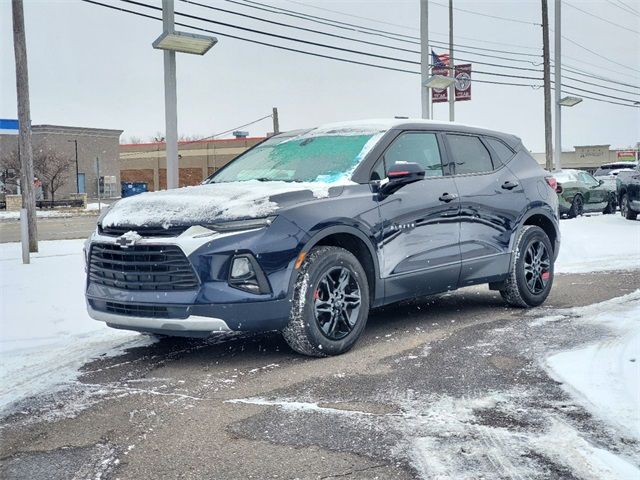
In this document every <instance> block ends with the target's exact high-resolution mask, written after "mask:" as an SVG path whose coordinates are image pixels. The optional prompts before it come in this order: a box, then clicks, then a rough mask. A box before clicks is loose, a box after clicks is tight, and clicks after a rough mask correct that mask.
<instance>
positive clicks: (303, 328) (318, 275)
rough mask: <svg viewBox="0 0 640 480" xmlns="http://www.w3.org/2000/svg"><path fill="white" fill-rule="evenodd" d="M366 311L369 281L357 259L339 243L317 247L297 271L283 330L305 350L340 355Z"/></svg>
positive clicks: (357, 331)
mask: <svg viewBox="0 0 640 480" xmlns="http://www.w3.org/2000/svg"><path fill="white" fill-rule="evenodd" d="M368 316H369V284H368V282H367V275H366V273H365V271H364V269H363V268H362V265H360V262H359V261H358V259H357V258H356V257H355V256H354V255H353V254H352V253H351V252H349V251H347V250H345V249H343V248H339V247H316V248H313V249H312V250H311V251H310V252H309V254H308V255H307V257H306V258H305V260H304V262H302V266H301V267H300V269H299V271H298V277H297V279H296V282H295V285H294V292H293V299H292V304H291V313H290V314H289V323H288V325H287V326H286V327H285V328H284V330H283V331H282V336H283V337H284V339H285V341H286V342H287V343H288V344H289V346H290V347H291V348H292V349H293V350H295V351H296V352H298V353H301V354H303V355H309V356H312V357H326V356H329V355H340V354H341V353H344V352H346V351H348V350H349V349H350V348H351V347H353V345H354V344H355V343H356V341H357V340H358V338H359V337H360V335H361V333H362V331H363V330H364V327H365V325H366V323H367V317H368Z"/></svg>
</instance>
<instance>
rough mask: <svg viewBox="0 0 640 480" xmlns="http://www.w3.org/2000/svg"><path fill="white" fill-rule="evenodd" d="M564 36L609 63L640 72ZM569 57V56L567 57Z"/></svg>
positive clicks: (568, 40)
mask: <svg viewBox="0 0 640 480" xmlns="http://www.w3.org/2000/svg"><path fill="white" fill-rule="evenodd" d="M562 38H563V39H565V40H566V41H567V42H569V43H572V44H573V45H575V46H576V47H579V48H581V49H583V50H586V51H587V52H589V53H591V54H593V55H596V56H598V57H599V58H600V59H601V60H606V61H607V62H609V63H613V64H615V65H618V66H621V67H624V68H627V69H629V70H633V71H634V72H639V73H640V70H638V69H637V68H633V67H630V66H629V65H625V64H624V63H620V62H616V61H615V60H610V59H609V58H607V56H606V55H601V54H599V53H597V52H594V51H593V50H590V49H588V48H587V47H585V46H583V45H580V44H579V43H578V42H574V41H573V40H571V39H570V38H568V37H565V36H564V35H562ZM567 58H568V57H567ZM583 63H587V62H584V61H583ZM592 65H593V64H592ZM595 66H597V67H599V66H601V65H595Z"/></svg>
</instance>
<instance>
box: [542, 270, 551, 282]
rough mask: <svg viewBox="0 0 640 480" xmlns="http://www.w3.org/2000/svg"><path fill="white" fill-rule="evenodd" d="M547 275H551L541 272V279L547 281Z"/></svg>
mask: <svg viewBox="0 0 640 480" xmlns="http://www.w3.org/2000/svg"><path fill="white" fill-rule="evenodd" d="M549 277H551V274H550V273H549V272H542V280H543V281H545V282H546V281H547V280H549Z"/></svg>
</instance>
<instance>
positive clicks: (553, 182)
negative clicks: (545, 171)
mask: <svg viewBox="0 0 640 480" xmlns="http://www.w3.org/2000/svg"><path fill="white" fill-rule="evenodd" d="M544 179H545V181H546V182H547V184H548V185H549V186H550V187H551V188H553V189H554V190H556V189H557V188H558V181H557V180H556V179H555V177H551V176H549V177H544Z"/></svg>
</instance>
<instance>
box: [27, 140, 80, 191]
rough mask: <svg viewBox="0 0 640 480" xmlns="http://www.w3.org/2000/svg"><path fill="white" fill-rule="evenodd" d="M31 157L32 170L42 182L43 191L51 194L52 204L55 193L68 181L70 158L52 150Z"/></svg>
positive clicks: (42, 151)
mask: <svg viewBox="0 0 640 480" xmlns="http://www.w3.org/2000/svg"><path fill="white" fill-rule="evenodd" d="M33 157H34V158H33V169H34V170H35V172H36V175H37V176H38V178H40V180H42V184H43V185H44V189H45V191H48V192H49V193H50V194H51V201H52V202H53V201H54V200H55V197H56V192H57V191H58V190H59V189H60V187H62V186H63V185H64V184H65V183H67V180H68V179H69V170H70V169H71V163H72V161H71V158H70V157H67V156H66V155H62V154H60V153H58V152H56V151H54V150H40V151H39V152H37V153H35V154H34V156H33Z"/></svg>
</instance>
